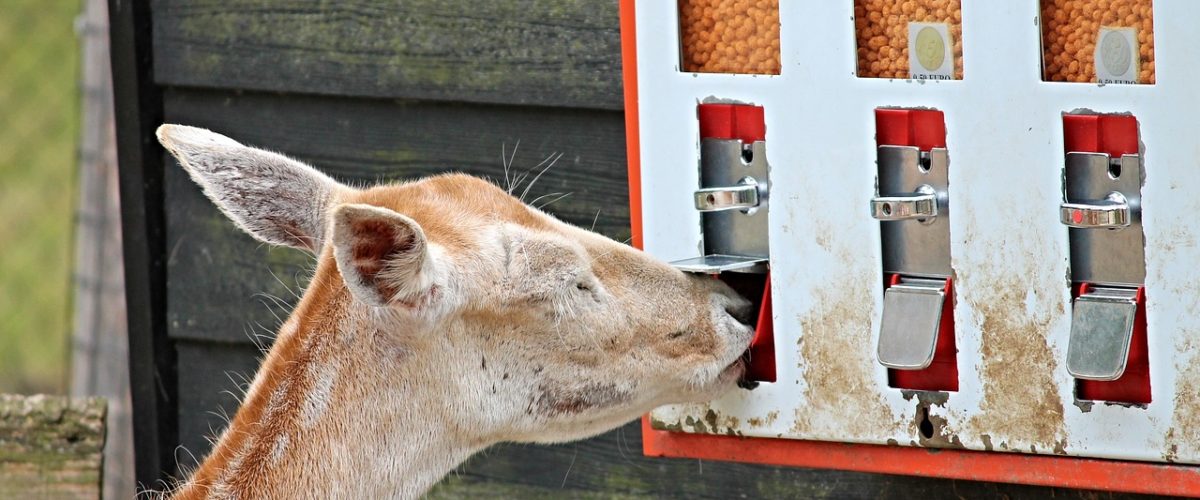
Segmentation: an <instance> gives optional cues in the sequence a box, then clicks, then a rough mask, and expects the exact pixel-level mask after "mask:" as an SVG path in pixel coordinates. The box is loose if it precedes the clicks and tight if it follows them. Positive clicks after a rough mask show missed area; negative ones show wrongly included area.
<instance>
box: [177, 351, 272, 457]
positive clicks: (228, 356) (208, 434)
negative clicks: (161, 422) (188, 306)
mask: <svg viewBox="0 0 1200 500" xmlns="http://www.w3.org/2000/svg"><path fill="white" fill-rule="evenodd" d="M175 349H176V359H177V360H178V364H177V365H176V366H177V367H178V369H179V402H178V406H177V409H178V411H179V446H173V447H172V448H173V449H174V451H175V462H172V465H174V464H178V469H177V470H174V471H167V472H169V473H171V474H175V475H176V477H178V476H179V475H180V473H181V472H186V471H190V470H192V469H193V468H194V467H195V466H196V465H197V463H199V461H200V460H201V459H203V458H204V457H205V456H206V455H207V454H208V451H209V449H210V445H209V440H210V439H215V438H216V437H217V436H219V435H220V434H221V431H223V430H224V429H225V427H226V426H227V425H228V424H229V420H230V419H232V418H233V416H234V415H235V414H236V413H237V409H238V406H239V404H240V403H241V398H242V391H245V390H246V388H247V387H249V383H250V381H252V380H253V379H254V373H255V372H256V371H257V370H258V365H259V358H260V356H261V354H260V351H259V350H258V349H257V348H256V347H254V346H253V345H250V344H230V343H223V342H203V341H200V342H198V341H190V340H180V341H177V342H175Z"/></svg>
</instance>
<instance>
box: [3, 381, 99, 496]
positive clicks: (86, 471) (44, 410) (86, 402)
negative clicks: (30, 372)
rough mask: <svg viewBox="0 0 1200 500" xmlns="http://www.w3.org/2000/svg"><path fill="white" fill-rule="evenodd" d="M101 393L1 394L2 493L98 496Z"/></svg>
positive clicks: (7, 494)
mask: <svg viewBox="0 0 1200 500" xmlns="http://www.w3.org/2000/svg"><path fill="white" fill-rule="evenodd" d="M106 413H107V412H106V407H105V401H104V399H103V398H66V397H61V396H14V395H9V394H0V498H99V497H100V487H101V478H100V475H101V470H102V469H103V465H104V423H105V416H106Z"/></svg>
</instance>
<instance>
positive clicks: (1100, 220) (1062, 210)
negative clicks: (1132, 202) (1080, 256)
mask: <svg viewBox="0 0 1200 500" xmlns="http://www.w3.org/2000/svg"><path fill="white" fill-rule="evenodd" d="M1058 218H1059V220H1060V221H1062V223H1063V224H1066V225H1067V226H1070V227H1078V228H1084V229H1098V228H1108V229H1116V228H1122V227H1126V226H1129V222H1130V209H1129V202H1128V201H1127V200H1126V199H1125V195H1122V194H1121V193H1118V192H1112V193H1109V194H1108V197H1107V198H1105V199H1103V200H1100V201H1094V202H1088V203H1065V202H1064V203H1063V204H1062V205H1061V206H1060V207H1059V214H1058Z"/></svg>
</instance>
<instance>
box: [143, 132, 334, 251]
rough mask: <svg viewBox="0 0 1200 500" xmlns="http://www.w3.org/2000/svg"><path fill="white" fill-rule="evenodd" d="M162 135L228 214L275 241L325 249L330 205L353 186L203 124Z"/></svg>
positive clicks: (264, 238)
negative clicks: (201, 126) (212, 129)
mask: <svg viewBox="0 0 1200 500" xmlns="http://www.w3.org/2000/svg"><path fill="white" fill-rule="evenodd" d="M156 135H157V136H158V142H160V143H162V145H163V147H165V148H166V149H167V151H170V152H171V154H172V155H174V156H175V158H176V159H177V160H179V164H180V165H182V166H183V168H184V170H186V171H187V173H188V174H189V175H190V176H191V177H192V180H194V181H196V183H197V184H199V185H200V187H201V188H203V189H204V194H205V195H207V196H208V197H209V199H211V200H212V201H213V203H216V205H217V207H218V208H220V209H221V211H222V212H224V213H225V215H226V216H228V217H229V218H230V219H231V220H233V222H234V223H236V224H237V225H238V227H240V228H242V230H244V231H246V232H247V233H250V235H252V236H254V237H255V238H257V239H259V240H261V241H265V242H267V243H271V244H274V245H286V246H290V247H294V248H299V249H303V250H308V251H310V252H313V253H317V252H320V250H321V246H322V245H323V244H324V239H325V225H326V222H325V221H326V218H327V216H328V210H329V208H330V207H331V206H332V205H333V204H334V203H336V200H337V199H338V198H339V197H340V196H341V193H343V192H346V191H349V190H350V188H348V187H346V186H343V185H342V184H339V183H338V182H337V181H335V180H333V179H331V178H329V177H328V176H326V175H325V174H322V173H321V172H318V171H317V170H316V169H314V168H312V167H310V166H308V165H305V164H303V163H301V162H298V161H296V160H293V159H291V158H288V157H286V156H283V155H281V154H277V153H272V152H270V151H264V150H261V149H256V148H252V147H249V146H243V145H241V144H239V143H238V142H237V141H234V140H233V139H230V138H228V137H225V136H223V135H221V134H217V133H214V132H210V131H208V130H205V129H202V128H196V127H187V126H183V125H163V126H161V127H158V132H157V134H156Z"/></svg>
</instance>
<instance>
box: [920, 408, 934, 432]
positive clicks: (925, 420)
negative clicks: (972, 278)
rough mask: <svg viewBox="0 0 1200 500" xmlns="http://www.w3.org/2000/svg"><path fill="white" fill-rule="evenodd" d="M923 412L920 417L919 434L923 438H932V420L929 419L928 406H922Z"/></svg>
mask: <svg viewBox="0 0 1200 500" xmlns="http://www.w3.org/2000/svg"><path fill="white" fill-rule="evenodd" d="M923 410H924V411H925V413H924V414H923V415H922V417H921V425H920V426H919V427H920V428H921V436H923V437H924V438H925V439H932V438H933V422H931V421H930V420H929V408H923Z"/></svg>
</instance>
